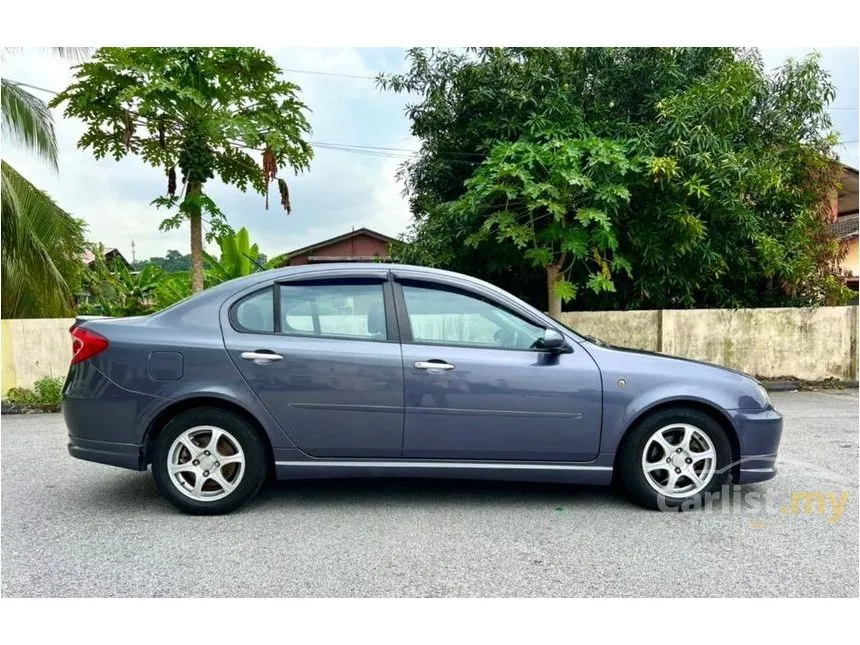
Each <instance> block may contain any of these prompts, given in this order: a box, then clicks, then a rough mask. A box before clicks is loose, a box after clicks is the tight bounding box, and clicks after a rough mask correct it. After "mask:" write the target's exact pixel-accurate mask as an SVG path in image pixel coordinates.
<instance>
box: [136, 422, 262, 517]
mask: <svg viewBox="0 0 860 645" xmlns="http://www.w3.org/2000/svg"><path fill="white" fill-rule="evenodd" d="M151 454H152V472H153V475H154V476H155V482H156V485H157V486H158V489H159V492H160V493H161V494H162V495H164V496H165V497H166V498H167V499H168V500H169V501H170V502H171V503H172V504H173V505H174V506H176V507H178V508H179V509H180V510H183V511H185V512H187V513H194V514H197V515H214V514H218V513H228V512H230V511H232V510H234V509H236V508H238V507H239V506H241V505H242V504H244V503H245V502H246V501H248V500H249V499H250V498H251V497H253V496H254V495H255V494H256V493H257V491H258V490H259V489H260V486H261V485H262V483H263V481H264V480H265V476H266V450H265V446H264V445H263V442H262V440H261V439H260V436H259V435H258V434H257V432H256V431H255V430H254V429H253V428H252V427H251V426H250V425H249V424H248V423H247V422H246V421H245V420H244V419H242V418H241V417H239V416H237V415H235V414H233V413H232V412H228V411H226V410H220V409H216V408H196V409H193V410H186V411H185V412H182V413H180V414H179V415H177V416H176V417H174V418H173V419H172V420H171V421H170V422H169V423H168V424H167V425H166V426H165V427H164V429H163V430H162V431H161V432H160V433H159V434H158V435H157V436H156V438H155V441H154V443H153V447H152V453H151Z"/></svg>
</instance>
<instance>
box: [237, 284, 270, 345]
mask: <svg viewBox="0 0 860 645" xmlns="http://www.w3.org/2000/svg"><path fill="white" fill-rule="evenodd" d="M274 301H275V300H274V291H273V290H272V288H271V287H270V288H268V289H265V290H263V291H258V292H257V293H254V294H251V295H250V296H247V297H245V298H243V299H242V300H240V301H239V304H237V305H236V309H235V318H236V322H237V323H238V325H239V327H240V328H241V331H247V332H257V333H261V334H265V333H269V334H271V333H272V332H274V331H275V308H274Z"/></svg>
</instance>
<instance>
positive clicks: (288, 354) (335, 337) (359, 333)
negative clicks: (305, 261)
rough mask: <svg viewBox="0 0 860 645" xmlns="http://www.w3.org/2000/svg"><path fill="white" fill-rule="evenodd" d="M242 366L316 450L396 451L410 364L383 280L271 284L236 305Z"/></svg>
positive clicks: (235, 355)
mask: <svg viewBox="0 0 860 645" xmlns="http://www.w3.org/2000/svg"><path fill="white" fill-rule="evenodd" d="M224 327H225V329H224V340H225V344H226V347H227V351H228V352H229V354H230V357H231V359H232V360H233V362H234V363H235V364H236V367H237V368H238V369H239V371H240V372H241V373H242V375H243V376H244V377H245V379H246V380H247V381H248V383H249V384H250V385H251V387H252V388H253V389H254V391H255V392H256V394H257V396H259V398H260V399H261V401H262V402H263V404H264V405H265V406H266V407H267V408H268V409H269V411H270V412H271V413H272V415H273V416H274V417H275V418H276V419H277V420H278V422H279V423H280V424H281V426H282V428H283V429H284V431H285V432H286V433H287V434H288V435H289V436H290V437H291V438H292V439H293V441H294V442H295V443H296V445H297V446H298V447H299V448H301V449H302V450H303V451H304V452H306V453H307V454H309V455H312V456H315V457H399V456H400V452H401V444H402V440H403V367H402V359H401V351H400V344H399V342H398V338H397V333H396V323H395V321H394V312H393V304H392V291H391V286H390V284H389V282H388V281H387V280H386V279H385V278H384V277H381V278H358V279H350V278H331V279H325V280H309V281H303V282H295V281H291V282H288V283H283V284H278V283H275V284H273V285H268V286H266V287H265V288H263V289H259V290H257V291H255V292H252V293H247V294H243V295H242V297H241V298H239V299H238V300H236V301H235V302H233V303H232V306H231V308H230V311H229V325H225V326H224Z"/></svg>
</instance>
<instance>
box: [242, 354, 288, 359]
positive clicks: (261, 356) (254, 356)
mask: <svg viewBox="0 0 860 645" xmlns="http://www.w3.org/2000/svg"><path fill="white" fill-rule="evenodd" d="M242 358H244V359H245V360H246V361H282V360H284V357H283V356H281V355H280V354H275V353H274V352H271V353H269V352H242Z"/></svg>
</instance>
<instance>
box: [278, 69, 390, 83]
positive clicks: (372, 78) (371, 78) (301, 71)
mask: <svg viewBox="0 0 860 645" xmlns="http://www.w3.org/2000/svg"><path fill="white" fill-rule="evenodd" d="M282 69H283V71H285V72H293V73H296V74H313V75H314V76H336V77H339V78H358V79H362V80H367V81H375V80H376V77H375V76H361V75H359V74H340V73H337V72H318V71H315V70H312V69H294V68H292V67H284V68H282Z"/></svg>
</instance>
